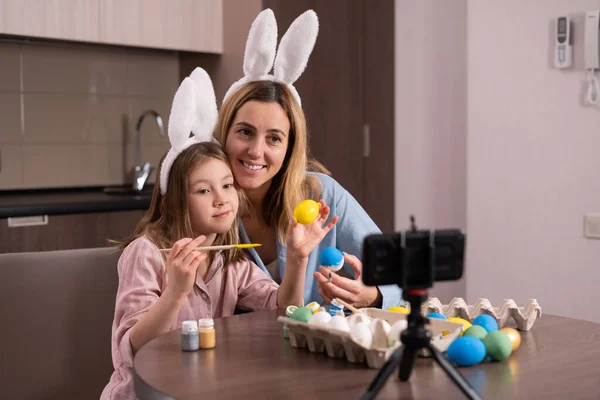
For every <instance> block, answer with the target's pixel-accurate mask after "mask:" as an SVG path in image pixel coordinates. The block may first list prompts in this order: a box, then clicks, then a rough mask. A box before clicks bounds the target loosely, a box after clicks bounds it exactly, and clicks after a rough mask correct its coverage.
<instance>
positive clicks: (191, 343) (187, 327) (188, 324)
mask: <svg viewBox="0 0 600 400" xmlns="http://www.w3.org/2000/svg"><path fill="white" fill-rule="evenodd" d="M199 348H200V341H199V337H198V323H197V322H196V321H183V322H182V323H181V350H183V351H196V350H198V349H199Z"/></svg>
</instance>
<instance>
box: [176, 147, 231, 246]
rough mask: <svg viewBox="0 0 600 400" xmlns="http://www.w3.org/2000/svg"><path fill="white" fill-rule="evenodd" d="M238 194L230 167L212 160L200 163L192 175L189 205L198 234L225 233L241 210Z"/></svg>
mask: <svg viewBox="0 0 600 400" xmlns="http://www.w3.org/2000/svg"><path fill="white" fill-rule="evenodd" d="M238 205H239V200H238V194H237V190H236V189H235V187H234V186H233V175H232V174H231V170H230V169H229V166H228V165H227V164H226V163H224V162H223V161H221V160H217V159H215V158H210V159H208V160H204V161H201V162H199V163H198V164H196V166H195V167H194V168H193V169H192V171H191V172H190V173H189V175H188V206H189V212H190V221H191V224H192V229H193V230H194V233H196V234H197V235H210V234H216V233H225V232H227V231H228V230H229V228H231V224H232V223H233V222H234V220H235V218H236V215H237V211H238Z"/></svg>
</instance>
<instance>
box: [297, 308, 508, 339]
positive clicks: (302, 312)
mask: <svg viewBox="0 0 600 400" xmlns="http://www.w3.org/2000/svg"><path fill="white" fill-rule="evenodd" d="M312 316H313V313H312V310H311V309H310V308H308V307H299V308H298V309H297V310H296V311H294V313H293V314H292V319H295V320H296V321H302V322H308V320H309V319H311V318H312ZM507 337H508V336H507ZM511 346H512V345H511ZM511 348H512V347H511Z"/></svg>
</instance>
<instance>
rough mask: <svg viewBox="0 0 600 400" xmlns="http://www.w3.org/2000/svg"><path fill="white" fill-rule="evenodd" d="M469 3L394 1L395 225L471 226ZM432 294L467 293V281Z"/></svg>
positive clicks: (442, 297) (439, 287) (441, 287)
mask: <svg viewBox="0 0 600 400" xmlns="http://www.w3.org/2000/svg"><path fill="white" fill-rule="evenodd" d="M466 4H467V3H466V0H453V1H438V0H419V1H406V0H396V16H395V18H396V20H395V23H396V37H395V39H396V42H395V46H396V59H395V64H396V65H395V68H396V74H395V91H396V95H395V108H396V144H395V146H396V147H395V153H396V154H395V175H396V182H395V198H396V202H395V205H396V208H395V215H396V221H395V229H396V230H406V229H407V228H408V227H409V216H410V215H411V214H414V215H415V217H416V220H417V226H418V227H420V228H461V229H464V228H466V167H465V161H466V153H465V151H466V148H465V146H466V144H465V141H466V121H467V98H466V86H467V82H466V78H467V73H466V61H467V54H466V50H467V37H466V33H467V31H466V28H467V21H466V17H467V11H466ZM431 295H432V296H436V297H438V298H440V300H441V301H444V302H447V301H450V300H451V299H452V297H464V296H465V295H466V292H465V279H464V278H463V279H462V280H460V281H458V282H447V283H446V282H444V283H437V284H436V285H435V287H434V289H433V290H432V291H431Z"/></svg>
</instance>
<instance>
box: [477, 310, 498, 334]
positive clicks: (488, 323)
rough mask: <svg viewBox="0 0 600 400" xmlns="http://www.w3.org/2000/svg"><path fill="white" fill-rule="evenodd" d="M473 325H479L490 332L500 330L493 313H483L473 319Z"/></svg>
mask: <svg viewBox="0 0 600 400" xmlns="http://www.w3.org/2000/svg"><path fill="white" fill-rule="evenodd" d="M473 325H479V326H481V327H482V328H483V329H485V330H486V331H488V333H490V332H493V331H497V330H498V322H496V319H495V318H494V317H492V316H491V315H487V314H481V315H478V316H477V318H475V319H474V320H473Z"/></svg>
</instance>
